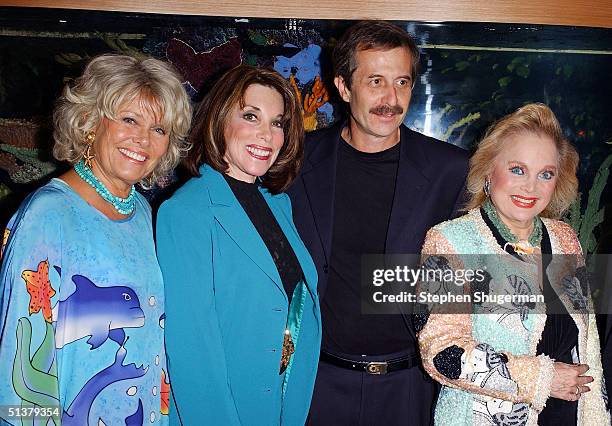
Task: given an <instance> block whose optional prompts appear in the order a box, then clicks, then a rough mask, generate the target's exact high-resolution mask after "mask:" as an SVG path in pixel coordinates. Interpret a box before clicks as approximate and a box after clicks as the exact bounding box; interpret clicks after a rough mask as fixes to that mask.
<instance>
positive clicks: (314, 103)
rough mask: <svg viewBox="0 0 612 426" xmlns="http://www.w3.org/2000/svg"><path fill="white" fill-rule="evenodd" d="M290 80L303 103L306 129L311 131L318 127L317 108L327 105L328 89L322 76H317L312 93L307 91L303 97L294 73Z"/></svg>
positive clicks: (300, 101)
mask: <svg viewBox="0 0 612 426" xmlns="http://www.w3.org/2000/svg"><path fill="white" fill-rule="evenodd" d="M289 82H290V83H291V85H292V86H293V90H295V93H296V95H297V97H298V102H299V103H300V105H302V115H303V117H304V130H306V131H311V130H315V129H316V128H317V110H318V109H319V107H321V106H323V105H325V103H326V102H327V101H328V100H329V95H328V93H327V89H326V88H325V86H324V85H323V82H322V81H321V78H320V77H319V76H316V77H315V79H314V83H313V85H312V89H311V91H310V93H306V95H305V96H304V98H303V99H302V92H301V91H300V89H299V88H298V86H297V83H296V82H295V77H294V76H293V74H291V76H290V77H289Z"/></svg>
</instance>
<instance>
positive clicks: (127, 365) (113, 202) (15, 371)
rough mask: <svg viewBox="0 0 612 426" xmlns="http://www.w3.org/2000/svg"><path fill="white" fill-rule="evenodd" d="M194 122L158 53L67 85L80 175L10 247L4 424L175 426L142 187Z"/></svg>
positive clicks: (45, 202)
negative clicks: (23, 419) (19, 420)
mask: <svg viewBox="0 0 612 426" xmlns="http://www.w3.org/2000/svg"><path fill="white" fill-rule="evenodd" d="M190 122H191V106H190V100H189V98H188V96H187V94H186V93H185V91H184V89H183V87H182V84H181V79H180V77H179V76H178V75H177V74H176V72H175V71H174V70H173V68H172V67H171V66H170V65H169V64H166V63H164V62H161V61H159V60H156V59H152V58H149V59H135V58H132V57H129V56H120V55H102V56H98V57H96V58H94V59H92V60H91V62H89V64H88V65H87V66H86V68H85V71H84V72H83V75H82V76H80V77H79V78H77V79H76V80H75V81H74V82H73V83H72V84H69V85H67V86H66V87H65V89H64V92H63V94H62V96H61V97H60V98H59V100H58V102H57V106H56V109H55V112H54V139H55V146H54V149H53V153H54V155H55V157H56V158H57V159H58V160H65V161H68V162H69V163H70V164H72V166H73V167H72V168H71V169H70V170H69V171H68V172H66V173H65V174H63V175H61V176H60V177H59V178H56V179H52V180H51V181H50V182H49V183H47V184H46V185H44V186H43V187H42V188H40V189H38V190H37V191H35V192H34V193H33V194H31V195H30V196H29V197H28V198H27V199H26V200H25V201H24V202H23V204H22V205H21V207H20V208H19V210H18V211H17V213H16V214H15V215H14V216H13V218H12V219H11V221H10V222H9V225H8V229H7V233H8V239H7V241H6V245H5V247H4V248H3V261H2V269H1V271H0V280H1V281H0V289H1V291H0V324H2V326H1V330H2V333H1V334H0V365H2V367H3V368H1V369H0V383H1V384H2V385H1V386H2V388H1V390H0V407H2V408H3V411H1V412H0V420H6V421H8V422H9V423H11V424H12V423H13V422H14V421H15V418H16V417H19V416H20V415H24V413H25V415H32V413H30V414H28V412H27V410H28V409H36V411H34V414H35V415H36V417H37V418H42V419H43V423H44V424H47V423H48V421H49V420H50V419H53V421H55V424H60V422H61V424H63V425H102V424H107V425H118V424H143V423H144V422H146V423H147V424H149V423H151V424H163V423H167V418H168V417H167V413H168V412H167V407H168V378H167V369H166V362H165V356H164V338H163V336H164V331H163V327H164V319H165V314H164V289H163V282H162V275H161V271H160V268H159V265H158V263H157V259H156V254H155V247H154V243H153V231H152V221H151V208H150V206H149V204H148V203H147V201H146V199H145V198H144V197H143V196H142V195H140V194H139V193H138V192H136V190H135V185H136V184H137V183H139V182H140V183H141V184H142V185H143V186H145V187H151V186H152V185H154V183H155V182H156V180H157V179H159V178H160V177H163V176H164V175H165V174H167V173H168V172H169V171H170V170H171V169H172V168H173V167H174V166H175V165H176V164H177V162H178V161H179V158H180V156H181V153H182V152H185V151H186V150H187V148H188V143H187V142H186V135H187V132H188V130H189V126H190ZM24 410H26V411H24ZM0 423H3V422H2V421H0Z"/></svg>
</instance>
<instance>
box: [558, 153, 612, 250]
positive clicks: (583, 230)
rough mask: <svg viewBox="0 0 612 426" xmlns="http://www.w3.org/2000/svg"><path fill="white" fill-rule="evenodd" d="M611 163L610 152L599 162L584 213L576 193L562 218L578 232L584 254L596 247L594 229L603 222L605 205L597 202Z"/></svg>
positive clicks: (611, 156) (606, 181)
mask: <svg viewBox="0 0 612 426" xmlns="http://www.w3.org/2000/svg"><path fill="white" fill-rule="evenodd" d="M611 165H612V154H610V155H608V157H607V158H606V159H605V160H604V161H603V163H601V166H599V169H598V170H597V173H596V174H595V179H593V186H591V189H590V190H589V197H588V199H587V204H586V209H585V211H584V213H583V214H581V213H580V203H581V199H582V194H578V198H577V199H576V200H575V201H574V203H573V204H572V205H571V206H570V208H569V211H568V214H567V215H566V217H565V218H564V221H565V222H567V223H568V224H569V225H570V226H571V227H572V228H574V230H575V231H576V233H577V234H578V239H579V240H580V244H581V245H582V250H583V251H584V254H585V255H588V254H592V253H594V252H595V249H596V248H597V239H596V238H595V230H596V228H597V227H598V226H599V225H600V224H601V223H602V222H603V220H604V213H605V207H601V208H600V207H599V204H600V202H601V194H602V193H603V190H604V188H605V186H606V184H607V183H608V177H609V176H610V166H611Z"/></svg>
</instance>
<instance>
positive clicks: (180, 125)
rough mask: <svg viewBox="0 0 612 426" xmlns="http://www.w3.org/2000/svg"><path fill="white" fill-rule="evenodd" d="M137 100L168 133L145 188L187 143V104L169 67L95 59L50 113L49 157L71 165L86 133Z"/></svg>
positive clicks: (148, 62) (144, 61) (157, 62)
mask: <svg viewBox="0 0 612 426" xmlns="http://www.w3.org/2000/svg"><path fill="white" fill-rule="evenodd" d="M137 98H140V100H141V102H144V103H145V106H146V107H147V108H150V109H151V110H152V111H155V112H158V113H159V114H160V118H161V124H162V126H163V127H164V129H166V131H168V132H169V138H170V143H169V146H168V150H167V152H166V153H165V154H164V155H163V156H162V158H161V159H160V161H159V164H158V165H157V166H156V167H155V169H154V170H153V172H152V173H151V174H150V175H149V176H146V177H145V178H144V179H143V181H142V182H141V185H142V186H143V187H145V188H150V187H151V186H153V185H154V184H155V182H157V181H158V180H159V179H160V178H161V177H163V176H165V175H167V174H168V173H169V172H170V171H171V170H172V169H174V167H176V165H177V164H178V162H179V160H180V158H181V156H183V154H185V153H186V152H187V151H188V150H189V148H190V144H189V143H188V142H187V135H188V133H189V127H190V126H191V103H190V100H189V97H188V96H187V93H185V89H184V88H183V86H182V84H181V80H180V77H179V75H178V74H177V72H176V71H175V70H174V68H173V67H172V66H171V65H170V64H168V63H166V62H162V61H160V60H157V59H153V58H146V59H136V58H133V57H131V56H125V55H112V54H105V55H100V56H97V57H95V58H93V59H92V60H91V62H89V64H88V65H87V67H86V68H85V71H84V72H83V75H81V76H80V77H79V78H77V79H76V80H75V81H74V82H73V84H68V85H66V87H65V88H64V91H63V93H62V95H61V96H60V98H59V99H58V101H57V104H56V107H55V111H54V112H53V124H54V130H53V138H54V139H55V145H54V146H53V156H54V157H55V158H56V159H58V160H61V161H68V162H70V163H71V164H74V163H76V162H78V161H79V160H80V159H81V158H82V157H83V154H84V151H85V148H86V145H87V142H86V136H87V134H88V133H89V132H90V131H92V130H94V129H96V128H97V126H98V125H99V123H100V122H101V120H102V119H103V118H107V119H110V120H116V119H117V117H116V113H117V111H118V109H119V107H121V105H124V104H125V103H127V102H131V101H133V100H134V99H137Z"/></svg>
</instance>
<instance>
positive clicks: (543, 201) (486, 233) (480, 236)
mask: <svg viewBox="0 0 612 426" xmlns="http://www.w3.org/2000/svg"><path fill="white" fill-rule="evenodd" d="M577 164H578V155H577V153H576V151H575V149H574V148H573V147H572V146H571V145H570V144H569V142H568V141H567V140H566V139H565V138H564V137H563V135H562V132H561V128H560V126H559V123H558V121H557V119H556V118H555V116H554V114H553V112H552V111H551V110H550V109H549V108H548V107H547V106H545V105H543V104H530V105H526V106H524V107H522V108H520V109H518V110H517V111H515V112H514V113H512V114H510V115H508V116H506V117H504V118H503V119H501V120H500V121H498V122H497V123H495V124H494V125H493V126H491V127H490V128H489V130H488V131H487V133H486V135H485V137H484V139H483V140H482V142H481V143H480V144H479V147H478V150H477V151H476V153H475V154H474V156H473V157H472V160H471V162H470V172H469V175H468V191H469V192H470V197H471V199H470V201H469V203H468V206H467V210H468V212H467V214H466V215H464V216H462V217H460V218H457V219H455V220H451V221H447V222H444V223H441V224H439V225H437V226H435V227H434V228H432V229H431V230H430V231H429V232H428V234H427V237H426V240H425V243H424V246H423V259H424V261H425V264H426V265H428V266H429V268H430V270H439V271H453V272H455V273H456V272H457V271H458V270H459V269H464V270H465V271H467V270H473V271H476V274H475V276H474V277H473V279H472V280H471V281H469V282H468V284H465V285H463V286H456V285H455V284H457V282H454V283H452V282H451V283H450V286H449V285H448V283H446V282H442V281H440V282H422V283H421V284H420V290H421V291H429V292H437V293H441V292H442V293H444V292H446V291H453V290H454V291H457V289H460V292H461V293H462V294H467V295H468V296H469V298H468V299H466V300H465V301H466V303H463V304H459V303H455V304H450V305H449V304H447V305H442V304H437V305H433V304H430V305H429V306H427V307H426V309H425V310H423V311H422V312H424V313H422V314H420V315H415V320H416V327H417V330H419V333H418V338H419V346H420V350H421V356H422V360H423V364H424V367H425V370H426V371H427V372H428V373H429V374H430V375H431V377H433V378H434V379H435V380H437V381H438V382H440V383H441V384H442V385H443V386H442V390H441V392H440V395H439V398H438V402H437V407H436V412H435V423H436V424H443V425H464V424H474V425H506V424H508V425H509V424H512V425H536V424H539V425H603V424H610V415H609V412H607V411H606V402H607V395H606V391H605V385H604V383H603V381H602V367H601V356H600V345H599V336H598V333H597V328H596V326H595V315H594V312H593V307H592V302H591V300H590V293H589V289H588V285H587V283H586V279H585V278H584V277H585V276H586V274H585V267H584V259H583V256H582V249H581V246H580V242H579V241H578V238H577V236H576V234H575V232H574V231H573V230H572V228H571V227H570V226H569V225H567V224H566V223H564V222H562V221H560V220H557V218H559V217H561V216H562V214H563V213H564V212H565V211H566V209H567V208H568V207H569V205H570V204H571V203H572V201H573V200H574V199H575V197H576V193H577V187H578V182H577V178H576V167H577ZM465 271H464V272H463V273H465ZM478 271H480V272H478ZM456 276H457V275H456ZM484 295H486V296H489V298H488V299H487V298H486V297H485V296H484ZM501 295H504V297H506V298H507V299H506V303H501V302H500V301H499V300H495V299H494V298H493V297H495V296H501ZM517 296H521V297H517ZM542 296H543V297H544V300H545V302H546V303H538V302H541V300H542V299H540V298H539V297H542Z"/></svg>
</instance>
